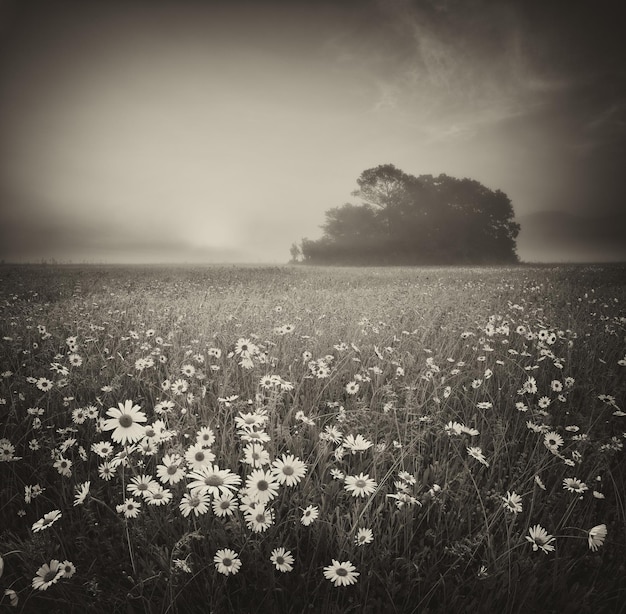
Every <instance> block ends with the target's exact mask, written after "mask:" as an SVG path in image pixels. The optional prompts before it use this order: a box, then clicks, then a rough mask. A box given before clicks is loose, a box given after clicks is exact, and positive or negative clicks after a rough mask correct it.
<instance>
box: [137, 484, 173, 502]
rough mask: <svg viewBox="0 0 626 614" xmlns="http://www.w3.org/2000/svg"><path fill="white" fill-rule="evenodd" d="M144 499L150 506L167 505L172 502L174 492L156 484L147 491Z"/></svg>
mask: <svg viewBox="0 0 626 614" xmlns="http://www.w3.org/2000/svg"><path fill="white" fill-rule="evenodd" d="M144 499H145V500H146V502H147V503H148V505H156V506H161V505H167V504H168V503H169V502H170V501H171V500H172V491H171V490H169V489H167V488H163V486H161V485H160V484H157V483H156V482H155V485H154V486H151V487H150V490H148V491H146V493H145V495H144Z"/></svg>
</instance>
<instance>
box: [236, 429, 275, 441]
mask: <svg viewBox="0 0 626 614" xmlns="http://www.w3.org/2000/svg"><path fill="white" fill-rule="evenodd" d="M238 434H239V435H240V436H241V438H242V439H243V440H244V441H247V442H248V443H267V442H268V441H269V440H270V436H269V435H268V434H267V433H266V432H265V431H256V430H254V429H249V428H246V429H240V430H239V431H238Z"/></svg>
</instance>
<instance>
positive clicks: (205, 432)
mask: <svg viewBox="0 0 626 614" xmlns="http://www.w3.org/2000/svg"><path fill="white" fill-rule="evenodd" d="M196 443H199V444H201V445H202V447H203V448H210V447H211V446H212V445H213V444H214V443H215V433H214V432H213V431H212V430H211V429H210V428H209V427H208V426H203V427H202V428H201V429H200V430H199V431H198V432H197V433H196Z"/></svg>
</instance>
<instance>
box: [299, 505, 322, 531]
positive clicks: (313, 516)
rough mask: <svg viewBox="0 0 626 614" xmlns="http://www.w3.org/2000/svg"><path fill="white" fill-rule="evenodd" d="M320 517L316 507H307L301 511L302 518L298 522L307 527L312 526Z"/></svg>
mask: <svg viewBox="0 0 626 614" xmlns="http://www.w3.org/2000/svg"><path fill="white" fill-rule="evenodd" d="M319 515H320V511H319V508H318V507H317V505H309V507H307V508H305V509H303V510H302V517H301V518H300V522H301V523H302V524H303V525H304V526H305V527H308V526H309V525H310V524H313V522H315V521H316V520H317V518H318V517H319Z"/></svg>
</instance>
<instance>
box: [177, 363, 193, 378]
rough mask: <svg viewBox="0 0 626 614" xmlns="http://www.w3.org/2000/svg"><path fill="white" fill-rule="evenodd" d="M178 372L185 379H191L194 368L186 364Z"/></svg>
mask: <svg viewBox="0 0 626 614" xmlns="http://www.w3.org/2000/svg"><path fill="white" fill-rule="evenodd" d="M180 372H181V373H182V374H183V375H185V376H187V377H193V376H194V375H195V374H196V368H195V367H194V366H193V365H189V364H187V365H183V366H182V367H181V368H180Z"/></svg>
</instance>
